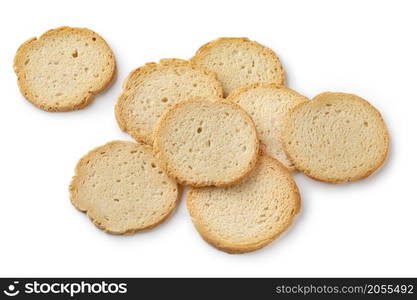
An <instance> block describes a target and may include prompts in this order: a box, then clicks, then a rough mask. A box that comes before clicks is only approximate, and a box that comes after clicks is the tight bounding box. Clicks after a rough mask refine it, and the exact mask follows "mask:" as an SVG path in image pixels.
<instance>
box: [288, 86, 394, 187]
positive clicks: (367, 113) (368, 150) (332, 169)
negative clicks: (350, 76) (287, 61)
mask: <svg viewBox="0 0 417 300" xmlns="http://www.w3.org/2000/svg"><path fill="white" fill-rule="evenodd" d="M388 140H389V139H388V131H387V128H386V126H385V123H384V121H383V119H382V116H381V114H380V113H379V112H378V111H377V110H376V108H375V107H373V106H372V105H371V104H369V103H368V102H367V101H365V100H364V99H362V98H360V97H358V96H355V95H352V94H345V93H330V92H326V93H322V94H320V95H318V96H316V97H315V98H314V99H313V100H311V101H309V102H306V103H302V104H300V105H298V106H297V107H295V108H294V109H293V110H292V111H291V112H290V113H289V114H288V116H287V119H286V121H285V125H284V147H285V150H286V152H287V154H288V155H289V157H290V159H291V161H292V162H293V163H294V165H295V167H296V168H297V169H298V170H300V171H302V172H304V173H305V174H306V175H307V176H309V177H311V178H313V179H316V180H319V181H324V182H330V183H343V182H348V181H355V180H359V179H362V178H365V177H367V176H369V175H371V174H372V173H373V172H375V170H377V169H378V168H379V167H380V166H381V165H382V164H383V162H384V161H385V159H386V157H387V153H388V144H389V141H388Z"/></svg>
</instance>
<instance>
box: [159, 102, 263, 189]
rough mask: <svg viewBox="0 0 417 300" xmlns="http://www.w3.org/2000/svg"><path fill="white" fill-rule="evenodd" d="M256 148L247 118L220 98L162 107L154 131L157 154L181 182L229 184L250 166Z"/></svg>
mask: <svg viewBox="0 0 417 300" xmlns="http://www.w3.org/2000/svg"><path fill="white" fill-rule="evenodd" d="M258 148H259V142H258V138H257V135H256V129H255V126H254V124H253V121H252V119H251V118H250V116H249V115H248V114H247V113H246V112H245V111H244V110H243V109H242V108H240V107H239V106H238V105H237V104H235V103H233V102H231V101H228V100H224V99H221V98H204V97H193V98H191V99H188V100H186V101H183V102H180V103H178V104H176V105H174V106H173V107H171V108H170V109H169V110H168V111H166V113H165V114H164V115H163V116H162V118H161V120H160V121H159V123H158V125H157V127H156V129H155V141H154V152H155V154H156V157H157V158H158V159H159V161H160V162H161V165H162V166H163V167H164V168H165V169H166V170H167V172H168V174H169V175H171V176H173V177H174V178H176V179H177V181H179V182H180V183H182V184H184V185H191V186H210V185H216V186H225V185H230V184H233V183H235V182H237V181H239V180H240V179H242V178H243V177H245V176H246V175H247V174H248V173H249V172H250V171H251V170H252V169H253V167H254V166H255V162H256V159H257V155H258Z"/></svg>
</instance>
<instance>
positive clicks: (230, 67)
mask: <svg viewBox="0 0 417 300" xmlns="http://www.w3.org/2000/svg"><path fill="white" fill-rule="evenodd" d="M190 62H191V63H192V64H195V65H198V66H202V67H204V68H206V69H208V70H211V71H213V72H215V73H216V74H217V76H218V79H219V80H220V82H221V83H222V85H223V90H224V95H225V96H228V95H229V94H230V93H231V92H232V91H233V90H235V89H237V88H238V87H241V86H244V85H246V84H249V83H255V82H274V83H278V84H284V71H283V68H282V65H281V62H280V61H279V59H278V56H277V55H276V54H275V52H274V51H272V50H271V49H269V48H267V47H265V46H263V45H261V44H259V43H257V42H254V41H251V40H249V39H247V38H219V39H217V40H214V41H211V42H209V43H207V44H205V45H203V46H202V47H200V49H198V51H197V53H196V54H195V55H194V57H192V58H191V59H190Z"/></svg>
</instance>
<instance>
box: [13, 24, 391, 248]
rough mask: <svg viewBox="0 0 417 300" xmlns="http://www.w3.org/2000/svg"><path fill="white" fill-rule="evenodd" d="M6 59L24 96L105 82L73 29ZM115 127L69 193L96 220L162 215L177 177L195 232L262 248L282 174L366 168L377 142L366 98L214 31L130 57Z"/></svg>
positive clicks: (65, 93) (283, 197) (87, 36)
mask: <svg viewBox="0 0 417 300" xmlns="http://www.w3.org/2000/svg"><path fill="white" fill-rule="evenodd" d="M14 70H15V72H16V75H17V81H18V86H19V88H20V91H21V93H22V94H23V96H24V97H25V98H26V99H27V100H28V101H29V102H31V103H32V104H34V105H36V106H37V107H39V108H41V109H43V110H46V111H70V110H75V109H80V108H83V107H85V106H86V105H87V104H88V103H90V102H91V101H92V99H93V98H94V96H95V95H96V94H97V93H99V92H100V91H102V90H104V89H105V88H106V87H108V86H109V84H110V83H111V81H112V78H113V77H114V74H115V70H116V63H115V58H114V54H113V52H112V50H111V49H110V47H109V46H108V44H107V43H106V42H105V40H104V39H103V38H102V37H101V36H99V35H98V34H97V33H95V32H93V31H91V30H89V29H85V28H70V27H60V28H57V29H53V30H49V31H48V32H46V33H44V34H43V35H41V36H40V37H39V38H32V39H30V40H28V41H26V42H25V43H23V44H22V45H21V46H20V47H19V49H18V51H17V53H16V56H15V60H14ZM115 117H116V120H117V123H118V125H119V127H120V129H121V130H122V131H125V132H127V133H128V134H129V135H130V136H131V137H132V138H133V140H134V141H111V142H109V143H107V144H105V145H102V146H99V147H97V148H95V149H93V150H91V151H90V152H89V153H87V154H86V155H85V156H84V157H82V158H81V159H80V161H79V162H78V164H77V166H76V168H75V175H74V176H73V178H72V181H71V183H70V187H69V191H70V199H71V202H72V204H73V205H74V206H75V207H76V208H77V209H79V210H80V211H82V212H85V213H86V214H87V215H88V217H89V218H90V219H91V221H92V222H93V223H94V224H95V225H96V226H97V227H98V228H100V229H102V230H104V231H105V232H108V233H111V234H128V233H135V232H139V231H143V230H148V229H151V228H153V227H155V226H157V225H158V224H160V223H162V222H163V221H164V220H166V219H167V218H168V217H169V215H170V214H171V213H172V212H173V211H174V209H175V207H176V206H177V205H178V202H179V199H180V198H181V192H182V191H183V190H184V189H182V188H181V187H182V186H186V187H188V188H186V189H185V190H184V191H185V192H186V202H187V208H188V211H189V215H190V217H191V220H192V222H193V224H194V226H195V228H196V230H197V231H198V232H199V233H200V235H201V236H202V238H203V239H204V240H205V241H207V242H208V243H209V244H211V245H213V246H214V247H216V248H218V249H220V250H222V251H225V252H228V253H244V252H250V251H254V250H257V249H260V248H262V247H264V246H266V245H268V244H269V243H271V242H272V241H273V240H274V239H276V238H277V237H278V236H279V235H280V234H281V233H283V232H284V231H285V230H287V228H288V227H289V226H290V225H291V224H292V223H293V221H294V219H295V216H296V214H297V213H298V212H299V211H300V208H301V199H300V193H299V190H298V187H297V185H296V183H295V181H294V179H293V173H294V172H297V171H300V172H303V173H304V174H305V175H307V176H309V177H311V178H313V179H315V180H319V181H324V182H328V183H344V182H349V181H355V180H359V179H363V178H365V177H367V176H369V175H371V174H372V173H374V172H375V171H376V170H377V169H378V168H379V167H380V166H381V165H382V164H383V162H384V161H385V159H386V157H387V153H388V145H389V139H388V132H387V128H386V126H385V123H384V121H383V119H382V117H381V114H380V113H379V112H378V110H377V109H376V108H375V107H373V106H372V105H371V104H370V103H369V102H367V101H366V100H364V99H362V98H360V97H358V96H355V95H352V94H347V93H332V92H325V93H321V94H319V95H317V96H316V97H314V98H313V99H311V100H310V99H308V98H307V97H305V96H303V95H301V94H299V93H298V92H296V91H294V90H292V89H290V88H288V87H286V86H285V74H284V71H283V67H282V65H281V62H280V60H279V58H278V56H277V55H276V53H275V52H274V51H272V50H271V49H269V48H267V47H265V46H263V45H261V44H259V43H257V42H254V41H251V40H249V39H247V38H219V39H217V40H214V41H211V42H209V43H207V44H205V45H203V46H202V47H201V48H200V49H198V51H197V52H196V54H195V55H194V56H193V57H192V58H191V59H189V60H182V59H176V58H175V59H174V58H170V59H161V60H160V61H159V62H158V63H155V62H150V63H147V64H145V65H144V66H141V67H139V68H137V69H135V70H133V71H132V72H131V73H130V74H129V75H128V76H127V78H126V79H125V81H124V84H123V86H122V90H121V92H120V95H119V97H118V99H117V103H116V105H115Z"/></svg>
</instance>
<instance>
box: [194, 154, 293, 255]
mask: <svg viewBox="0 0 417 300" xmlns="http://www.w3.org/2000/svg"><path fill="white" fill-rule="evenodd" d="M187 207H188V211H189V213H190V216H191V219H192V221H193V223H194V225H195V227H196V229H197V231H198V232H199V233H200V234H201V236H202V237H203V239H204V240H206V241H207V242H208V243H210V244H211V245H213V246H214V247H216V248H218V249H220V250H222V251H225V252H229V253H243V252H250V251H254V250H257V249H259V248H262V247H264V246H266V245H268V244H269V243H270V242H272V241H273V240H274V239H275V238H277V237H278V236H279V235H280V234H281V233H282V232H284V231H285V230H286V229H287V228H288V227H289V226H290V225H291V223H292V222H293V219H294V216H295V215H296V214H297V213H298V212H299V210H300V195H299V192H298V189H297V186H296V184H295V182H294V180H293V179H292V177H291V175H290V173H289V172H288V170H287V169H286V168H285V167H284V166H282V165H281V164H280V163H279V162H278V161H276V160H275V159H273V158H271V157H268V156H266V155H261V156H260V158H259V159H258V163H257V166H256V167H255V169H254V171H253V172H252V173H251V174H250V175H249V176H248V177H247V178H245V179H244V180H243V181H242V182H240V183H239V184H237V185H234V186H231V187H226V188H214V187H206V188H193V189H190V190H189V191H188V193H187Z"/></svg>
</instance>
